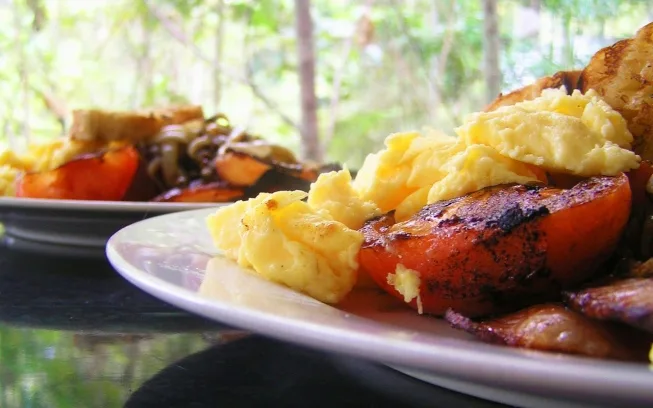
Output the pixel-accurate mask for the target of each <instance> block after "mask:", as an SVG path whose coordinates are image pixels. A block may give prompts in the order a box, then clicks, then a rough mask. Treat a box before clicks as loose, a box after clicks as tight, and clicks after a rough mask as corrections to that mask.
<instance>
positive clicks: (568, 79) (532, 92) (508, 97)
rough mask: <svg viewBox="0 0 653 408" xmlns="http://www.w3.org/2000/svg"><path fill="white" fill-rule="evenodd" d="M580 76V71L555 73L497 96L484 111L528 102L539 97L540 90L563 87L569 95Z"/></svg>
mask: <svg viewBox="0 0 653 408" xmlns="http://www.w3.org/2000/svg"><path fill="white" fill-rule="evenodd" d="M580 74H581V71H560V72H557V73H555V74H554V75H553V76H547V77H543V78H540V79H538V80H537V81H535V82H534V83H532V84H531V85H527V86H525V87H523V88H520V89H517V90H515V91H512V92H510V93H507V94H505V95H503V94H499V96H498V97H497V99H495V100H494V101H493V102H492V103H490V104H489V105H488V106H486V107H485V109H484V110H485V111H486V112H489V111H493V110H496V109H498V108H500V107H502V106H508V105H514V104H516V103H518V102H523V101H529V100H532V99H535V98H537V97H538V96H540V94H541V93H542V90H544V89H548V88H560V87H561V86H563V85H564V86H565V87H566V88H567V92H569V93H571V92H572V91H573V90H574V89H576V84H577V83H578V78H579V77H580Z"/></svg>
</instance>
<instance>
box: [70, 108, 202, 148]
mask: <svg viewBox="0 0 653 408" xmlns="http://www.w3.org/2000/svg"><path fill="white" fill-rule="evenodd" d="M202 118H204V112H203V111H202V107H201V106H195V105H184V106H171V107H166V108H158V109H151V110H142V111H106V110H99V109H77V110H74V111H73V124H72V126H71V128H70V137H71V138H72V139H75V140H84V141H103V142H109V141H116V140H126V141H130V142H139V141H143V140H147V139H149V138H151V137H154V136H155V135H156V134H157V133H158V132H159V131H160V130H161V128H162V127H164V126H166V125H171V124H181V123H185V122H188V121H190V120H194V119H202Z"/></svg>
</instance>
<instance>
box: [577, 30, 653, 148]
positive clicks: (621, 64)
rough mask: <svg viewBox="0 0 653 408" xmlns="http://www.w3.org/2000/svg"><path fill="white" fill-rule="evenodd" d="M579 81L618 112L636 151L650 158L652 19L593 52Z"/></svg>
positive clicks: (652, 128)
mask: <svg viewBox="0 0 653 408" xmlns="http://www.w3.org/2000/svg"><path fill="white" fill-rule="evenodd" d="M578 85H579V89H580V90H581V91H582V92H583V93H585V92H587V91H588V90H589V89H594V90H595V91H596V92H598V93H599V95H601V96H602V97H603V98H604V99H605V101H606V102H607V103H608V104H609V105H610V106H612V107H613V108H614V109H615V110H617V111H618V112H619V113H621V115H623V117H624V118H625V119H626V121H627V122H628V129H629V130H630V132H631V133H632V134H633V137H634V138H635V142H634V144H633V149H634V150H635V152H636V153H638V154H639V155H641V156H642V158H643V159H647V160H653V97H651V95H653V23H650V24H647V25H646V26H644V27H642V28H641V29H640V30H639V31H638V32H637V34H636V35H635V37H633V38H630V39H627V40H622V41H619V42H617V43H615V44H614V45H612V46H610V47H606V48H603V49H601V50H599V51H598V52H597V53H596V54H594V56H593V57H592V59H591V60H590V62H589V64H587V66H586V67H585V69H583V72H582V74H581V76H580V79H579V82H578Z"/></svg>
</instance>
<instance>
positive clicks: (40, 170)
mask: <svg viewBox="0 0 653 408" xmlns="http://www.w3.org/2000/svg"><path fill="white" fill-rule="evenodd" d="M117 157H121V158H122V159H123V161H125V160H129V164H128V165H127V164H125V163H123V164H124V165H123V164H121V163H117V162H115V160H116V158H117ZM109 159H110V160H109ZM105 160H108V163H102V162H103V161H105ZM114 162H115V163H116V164H117V165H118V164H119V165H120V169H119V170H117V171H114V170H111V169H112V166H114V164H112V163H114ZM114 167H115V166H114ZM134 167H136V170H134ZM333 168H337V169H339V166H335V165H327V166H322V165H317V164H313V163H303V162H300V161H299V160H297V159H296V158H295V156H294V154H293V153H292V152H291V151H289V150H288V149H286V148H284V147H282V146H278V145H275V144H273V143H270V142H268V141H266V140H264V139H262V138H261V137H258V136H254V135H251V134H249V133H247V132H246V131H245V130H244V129H242V128H240V127H234V126H232V125H231V123H230V122H229V120H228V119H227V117H226V116H224V115H215V116H213V117H210V118H205V117H204V112H203V110H202V107H201V106H195V105H188V106H185V105H183V106H171V107H166V108H160V109H151V110H143V111H134V112H123V111H104V110H97V109H91V110H75V111H74V112H73V124H72V126H71V129H70V132H69V134H68V135H67V136H66V137H63V138H59V139H55V140H52V141H49V142H45V143H35V144H31V145H29V146H28V147H27V150H26V151H25V152H20V153H19V152H13V151H11V150H6V151H4V152H2V153H0V194H1V195H4V196H14V195H18V196H19V197H27V198H50V199H63V198H66V199H78V200H112V201H116V200H117V201H158V202H161V201H169V202H225V201H235V200H237V199H240V198H249V197H253V196H256V195H257V194H258V193H260V192H274V191H278V190H288V189H300V190H307V189H308V186H309V185H310V183H311V182H312V181H315V179H317V176H318V175H319V174H320V173H322V172H323V171H324V170H329V169H333ZM108 173H111V176H110V177H109V178H106V177H105V175H106V174H108ZM125 183H126V185H127V187H125Z"/></svg>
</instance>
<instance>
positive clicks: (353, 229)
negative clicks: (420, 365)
mask: <svg viewBox="0 0 653 408" xmlns="http://www.w3.org/2000/svg"><path fill="white" fill-rule="evenodd" d="M456 133H457V135H458V137H454V136H449V135H446V134H442V133H439V132H435V131H431V130H428V131H424V132H408V133H397V134H393V135H390V136H389V137H388V138H387V139H386V140H385V149H383V150H382V151H380V152H378V153H375V154H370V155H369V156H368V157H367V158H366V160H365V162H364V163H363V166H362V167H361V169H360V170H359V172H358V175H357V176H356V179H355V180H354V181H353V182H352V180H351V176H350V174H349V172H348V171H347V170H343V171H341V172H332V173H327V174H323V175H321V176H320V177H319V178H318V180H317V181H316V182H315V183H313V185H312V186H311V189H310V191H309V193H308V194H306V193H304V192H300V191H291V192H288V191H286V192H276V193H273V194H261V195H259V196H258V197H256V198H254V199H251V200H248V201H241V202H237V203H235V204H233V205H230V206H228V207H223V208H221V209H219V210H217V211H216V213H215V214H213V215H211V216H210V217H209V218H208V220H207V222H208V227H209V229H210V231H211V234H212V237H213V240H214V242H215V245H216V246H217V247H218V248H219V249H221V250H222V251H224V254H225V256H227V257H228V258H230V259H233V260H236V261H237V262H238V263H239V264H240V265H241V266H244V267H251V268H253V269H254V270H255V271H256V272H257V273H259V274H260V275H262V276H264V277H266V278H268V279H270V280H272V281H275V282H279V283H282V284H285V285H287V286H288V287H290V288H292V289H295V290H298V291H301V292H304V293H306V294H308V295H310V296H312V297H314V298H316V299H318V300H321V301H323V302H327V303H337V302H338V301H340V300H341V299H343V298H344V297H345V296H346V295H347V293H349V291H351V290H352V288H353V287H354V285H355V283H356V280H357V268H358V262H357V253H358V250H359V249H360V246H361V244H362V242H363V236H362V234H361V233H360V232H358V231H357V229H358V228H360V227H361V226H362V225H363V223H364V222H365V221H366V220H368V219H370V218H372V217H374V216H377V215H379V214H384V213H387V212H389V211H392V210H395V218H396V219H397V220H399V221H401V220H405V219H407V218H409V217H410V216H412V215H413V214H415V213H416V212H417V211H419V210H420V209H421V208H422V207H424V206H425V205H427V204H430V203H434V202H437V201H440V200H446V199H451V198H456V197H460V196H463V195H465V194H468V193H472V192H474V191H477V190H480V189H482V188H485V187H490V186H494V185H499V184H508V183H518V184H529V183H546V182H547V173H546V172H547V171H548V172H556V173H567V174H574V175H580V176H593V175H616V174H618V173H619V172H623V171H628V170H630V169H634V168H637V167H638V166H639V161H640V158H639V157H638V156H637V155H636V154H635V153H633V152H631V151H630V150H629V148H630V146H631V143H632V141H633V137H632V135H631V134H630V133H629V132H628V129H627V127H626V122H625V120H624V119H623V117H621V115H620V114H619V113H618V112H616V111H615V110H613V109H612V108H611V107H610V106H608V105H607V104H606V103H605V102H604V101H603V100H601V99H600V97H599V96H598V95H597V94H596V93H595V92H594V91H589V92H587V93H586V94H585V95H583V94H581V93H579V92H578V91H574V93H573V94H572V95H567V93H566V92H565V91H564V89H559V90H546V91H544V92H543V93H542V95H541V96H540V97H539V98H536V99H534V100H531V101H526V102H522V103H518V104H516V105H513V106H506V107H502V108H500V109H498V110H496V111H494V112H483V113H476V114H472V115H470V116H468V117H467V118H466V120H465V122H464V123H463V124H462V126H460V127H459V128H457V129H456ZM305 198H307V200H306V201H303V200H304V199H305ZM236 223H237V225H235V224H236ZM387 279H388V283H389V284H390V285H392V286H394V287H395V288H396V289H397V291H399V293H401V294H402V295H403V296H404V299H405V300H406V302H410V301H412V300H413V299H417V303H418V308H421V300H420V298H419V286H420V277H419V275H418V274H417V273H416V272H415V271H411V270H409V269H407V268H405V267H403V266H402V265H398V266H397V269H396V271H395V273H394V274H390V275H389V276H388V277H387Z"/></svg>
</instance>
